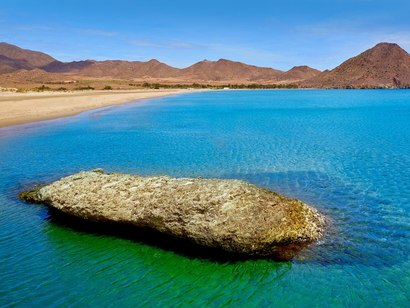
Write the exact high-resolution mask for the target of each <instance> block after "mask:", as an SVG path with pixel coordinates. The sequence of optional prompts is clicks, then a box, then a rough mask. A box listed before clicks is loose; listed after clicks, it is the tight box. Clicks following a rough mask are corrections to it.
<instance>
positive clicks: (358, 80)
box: [302, 43, 410, 88]
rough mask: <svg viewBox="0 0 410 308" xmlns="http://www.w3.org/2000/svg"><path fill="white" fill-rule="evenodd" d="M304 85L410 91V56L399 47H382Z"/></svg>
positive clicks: (372, 49) (368, 51)
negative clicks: (386, 88)
mask: <svg viewBox="0 0 410 308" xmlns="http://www.w3.org/2000/svg"><path fill="white" fill-rule="evenodd" d="M302 85H303V86H305V87H318V88H350V87H353V88H358V87H364V88H369V87H370V88H371V87H409V86H410V55H409V54H408V53H407V52H406V51H405V50H404V49H402V48H401V47H400V46H399V45H397V44H391V43H380V44H377V45H376V46H374V47H373V48H371V49H369V50H366V51H365V52H363V53H361V54H360V55H358V56H356V57H353V58H351V59H349V60H347V61H345V62H343V63H342V64H341V65H339V66H338V67H336V68H335V69H333V70H331V71H325V72H323V73H321V74H319V75H318V76H316V77H313V78H311V79H309V80H307V81H305V82H303V83H302Z"/></svg>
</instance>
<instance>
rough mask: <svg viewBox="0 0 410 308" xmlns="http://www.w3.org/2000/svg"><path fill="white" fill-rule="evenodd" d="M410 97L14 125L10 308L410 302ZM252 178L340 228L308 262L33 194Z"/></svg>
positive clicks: (163, 103)
mask: <svg viewBox="0 0 410 308" xmlns="http://www.w3.org/2000/svg"><path fill="white" fill-rule="evenodd" d="M409 166H410V92H408V91H401V90H397V91H387V90H385V91H378V90H375V91H347V90H345V91H221V92H210V93H195V94H189V95H180V96H174V97H168V98H163V99H157V100H152V101H150V102H149V103H148V104H144V105H142V106H141V105H140V104H138V103H137V104H128V105H124V106H121V107H115V108H104V109H101V110H98V111H92V112H86V113H83V114H81V115H79V116H76V117H71V118H68V119H62V120H55V121H48V122H42V123H37V124H30V125H23V126H18V127H12V128H4V129H1V130H0V181H1V186H0V307H238V306H239V307H372V308H375V307H409V306H410V261H409V253H410V240H409V238H410V217H409V214H408V213H409V208H410V168H409ZM97 167H102V168H104V169H106V170H107V171H120V172H127V173H138V174H164V173H166V174H170V175H174V176H204V177H221V178H241V179H245V180H247V181H250V182H252V183H255V184H257V185H260V186H263V187H267V188H270V189H273V190H276V191H279V192H281V193H283V194H285V195H287V196H289V197H296V198H299V199H301V200H303V201H305V202H308V203H310V204H312V205H314V206H316V207H317V208H318V209H320V210H321V211H322V212H323V213H325V214H326V215H328V216H329V217H330V218H331V220H332V225H331V229H330V232H329V234H328V235H327V236H326V237H325V238H324V239H323V240H322V241H321V242H319V243H318V244H317V245H314V246H312V247H310V248H308V249H306V250H304V251H302V252H301V253H300V255H299V256H298V257H297V258H296V259H295V260H293V261H292V262H274V261H272V260H249V261H244V260H230V259H225V258H220V259H218V258H209V257H208V256H205V257H200V256H201V253H200V252H197V253H195V252H194V253H193V254H185V253H183V252H181V250H179V249H172V245H168V246H166V247H163V246H158V245H152V244H149V243H145V242H140V241H136V240H133V239H131V238H127V237H123V236H114V235H109V234H110V233H109V232H108V233H101V232H90V231H89V230H88V231H86V230H85V229H82V228H77V227H76V226H74V225H65V224H61V222H59V221H57V220H56V219H55V218H54V217H53V215H51V213H50V212H49V211H48V210H47V209H46V208H45V207H44V206H42V205H29V204H25V203H23V202H20V201H19V200H18V199H17V194H18V192H19V191H21V190H23V189H25V188H27V187H31V186H32V185H33V184H35V183H37V182H49V181H52V180H55V179H57V178H59V177H61V176H64V175H66V174H70V173H74V172H77V171H79V170H83V169H93V168H97Z"/></svg>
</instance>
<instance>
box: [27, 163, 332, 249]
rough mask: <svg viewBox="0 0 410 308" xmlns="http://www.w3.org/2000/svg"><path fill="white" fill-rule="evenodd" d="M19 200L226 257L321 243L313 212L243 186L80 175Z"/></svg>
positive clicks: (317, 215)
mask: <svg viewBox="0 0 410 308" xmlns="http://www.w3.org/2000/svg"><path fill="white" fill-rule="evenodd" d="M20 197H21V198H22V199H25V200H26V201H29V202H40V203H45V204H47V205H49V206H50V207H52V208H55V209H57V210H59V211H62V212H64V213H66V214H69V215H73V216H75V217H79V218H82V219H86V220H90V221H96V222H117V223H122V224H130V225H134V226H137V227H144V228H145V227H147V228H150V229H154V230H157V231H159V232H162V233H166V234H169V235H172V236H175V237H178V238H183V239H187V240H190V241H192V242H194V243H196V244H200V245H204V246H208V247H213V248H218V249H223V250H225V251H228V252H234V253H240V254H247V255H255V256H269V255H275V254H277V253H278V252H280V251H282V250H283V249H284V247H290V246H295V245H304V244H307V243H310V242H313V241H316V240H318V239H319V238H320V237H321V236H322V233H323V229H324V226H325V218H324V217H323V216H322V215H321V214H320V213H319V212H318V211H317V210H315V209H314V208H312V207H310V206H308V205H306V204H304V203H303V202H301V201H298V200H291V199H288V198H286V197H283V196H281V195H279V194H277V193H274V192H272V191H270V190H267V189H264V188H260V187H257V186H255V185H252V184H249V183H246V182H244V181H241V180H222V179H202V178H195V179H194V178H172V177H169V176H153V177H143V176H137V175H126V174H117V173H112V174H106V173H104V172H103V171H102V170H96V171H88V172H80V173H78V174H74V175H71V176H68V177H65V178H62V179H61V180H59V181H56V182H54V183H52V184H50V185H47V186H44V187H42V188H40V189H37V190H35V191H29V192H28V193H27V192H23V193H22V194H20Z"/></svg>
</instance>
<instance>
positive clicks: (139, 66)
mask: <svg viewBox="0 0 410 308" xmlns="http://www.w3.org/2000/svg"><path fill="white" fill-rule="evenodd" d="M43 69H44V70H45V71H47V72H50V73H66V74H67V73H69V74H75V75H78V76H83V77H95V78H104V77H106V78H118V79H135V78H143V77H152V78H167V77H173V76H177V75H179V74H180V70H179V69H176V68H173V67H171V66H168V65H166V64H164V63H161V62H159V61H157V60H150V61H148V62H139V61H133V62H130V61H120V60H108V61H91V60H87V61H78V62H67V63H64V62H59V61H55V62H52V63H50V64H48V65H47V66H44V67H43Z"/></svg>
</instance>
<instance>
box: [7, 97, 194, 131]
mask: <svg viewBox="0 0 410 308" xmlns="http://www.w3.org/2000/svg"><path fill="white" fill-rule="evenodd" d="M193 91H195V90H180V89H178V90H131V91H124V90H122V91H86V92H85V91H77V92H75V91H73V92H63V93H58V92H30V93H10V92H0V127H5V126H12V125H18V124H23V123H30V122H38V121H43V120H50V119H55V118H60V117H67V116H72V115H75V114H78V113H81V112H83V111H86V110H91V109H97V108H101V107H106V106H113V105H119V104H123V103H127V102H132V101H136V100H142V99H148V98H155V97H162V96H168V95H173V94H182V93H187V92H193Z"/></svg>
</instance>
